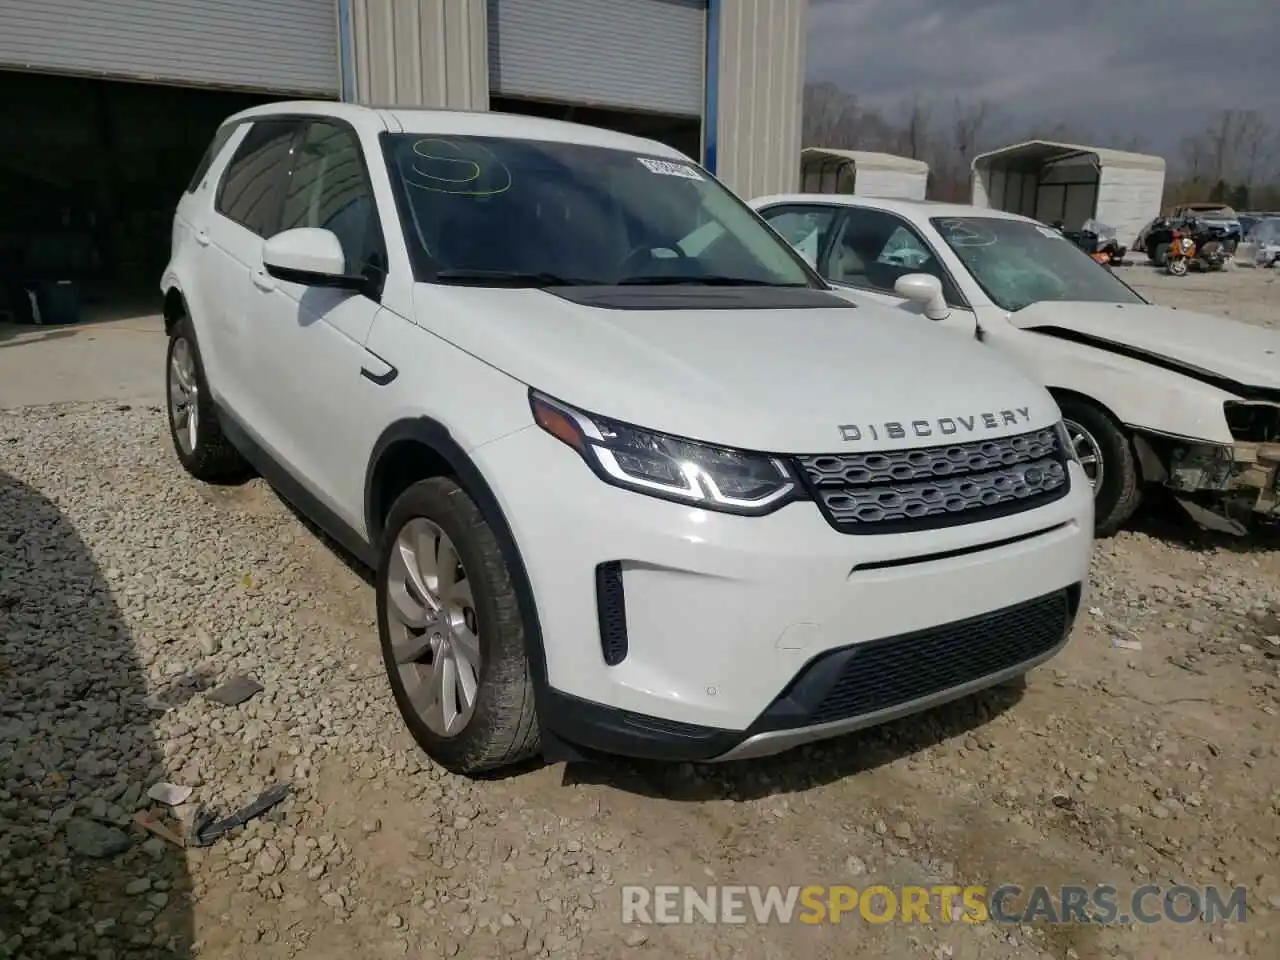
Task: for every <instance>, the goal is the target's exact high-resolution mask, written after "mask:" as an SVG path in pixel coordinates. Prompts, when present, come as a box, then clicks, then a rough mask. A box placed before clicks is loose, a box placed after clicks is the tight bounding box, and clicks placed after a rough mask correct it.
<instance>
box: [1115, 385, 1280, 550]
mask: <svg viewBox="0 0 1280 960" xmlns="http://www.w3.org/2000/svg"><path fill="white" fill-rule="evenodd" d="M1224 413H1225V414H1226V419H1227V425H1228V426H1229V427H1230V429H1231V437H1232V442H1231V443H1229V444H1219V443H1205V442H1201V441H1195V440H1188V439H1183V438H1177V437H1169V436H1164V435H1159V434H1152V433H1140V434H1138V435H1137V436H1136V437H1135V440H1134V446H1135V448H1136V451H1137V454H1138V460H1139V462H1140V465H1141V468H1142V475H1143V478H1144V479H1146V480H1148V481H1150V482H1154V483H1160V484H1162V485H1163V486H1165V487H1166V488H1168V489H1169V490H1170V491H1172V492H1173V494H1174V496H1175V497H1176V499H1177V500H1178V502H1179V503H1180V504H1181V505H1182V506H1183V508H1185V509H1186V511H1187V513H1188V514H1189V515H1190V516H1191V518H1192V520H1194V521H1195V522H1196V523H1197V524H1199V525H1200V526H1202V527H1204V528H1206V529H1209V530H1217V531H1220V532H1223V533H1230V534H1235V535H1242V534H1245V533H1247V532H1248V531H1249V528H1250V526H1251V525H1252V521H1254V520H1258V519H1265V520H1273V521H1280V403H1271V402H1266V401H1261V402H1250V401H1243V400H1241V401H1228V402H1227V403H1226V404H1224Z"/></svg>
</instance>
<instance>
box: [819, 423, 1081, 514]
mask: <svg viewBox="0 0 1280 960" xmlns="http://www.w3.org/2000/svg"><path fill="white" fill-rule="evenodd" d="M797 462H798V464H799V466H800V472H801V475H802V476H803V477H804V479H805V480H806V482H807V483H808V485H809V487H810V489H811V491H812V492H813V494H814V495H815V498H816V499H817V501H818V504H819V506H820V507H821V508H822V512H823V514H825V516H826V518H827V520H828V521H829V522H830V523H831V525H832V526H833V527H835V528H836V529H837V530H840V531H842V532H844V533H908V532H912V531H916V530H932V529H936V528H938V527H947V526H953V525H955V524H960V523H974V522H976V521H979V520H986V519H991V518H992V517H997V516H1004V515H1007V514H1011V513H1020V512H1022V511H1024V510H1031V509H1034V508H1035V507H1039V506H1043V505H1044V504H1046V503H1050V502H1052V501H1054V500H1057V499H1058V498H1060V497H1062V496H1064V495H1065V494H1066V492H1067V489H1068V486H1069V483H1070V481H1069V479H1068V474H1067V457H1066V451H1065V450H1064V449H1063V448H1062V443H1061V441H1060V440H1059V439H1058V432H1057V430H1055V429H1054V428H1052V427H1048V428H1045V429H1043V430H1035V431H1032V432H1031V433H1024V434H1019V435H1018V436H1013V437H1000V438H997V439H992V440H975V441H970V442H967V443H954V444H948V445H946V446H939V447H923V448H919V449H915V450H890V451H885V452H881V453H837V454H820V455H817V456H804V457H798V458H797Z"/></svg>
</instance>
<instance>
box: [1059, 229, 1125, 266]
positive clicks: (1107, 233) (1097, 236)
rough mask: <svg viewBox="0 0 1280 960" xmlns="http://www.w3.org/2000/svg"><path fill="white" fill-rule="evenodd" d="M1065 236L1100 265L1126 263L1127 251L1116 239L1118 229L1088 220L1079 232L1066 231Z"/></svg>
mask: <svg viewBox="0 0 1280 960" xmlns="http://www.w3.org/2000/svg"><path fill="white" fill-rule="evenodd" d="M1063 236H1065V237H1066V238H1067V239H1068V240H1070V241H1071V242H1072V243H1074V244H1075V245H1076V246H1077V247H1079V248H1080V249H1081V250H1083V251H1084V252H1085V253H1086V254H1088V255H1089V257H1090V258H1091V259H1092V260H1095V261H1097V262H1098V263H1102V264H1106V265H1108V266H1112V265H1119V264H1121V263H1123V262H1124V255H1125V253H1126V252H1127V251H1126V250H1125V248H1124V245H1123V244H1122V243H1120V241H1119V240H1117V239H1116V228H1115V227H1111V226H1108V225H1107V224H1105V223H1102V222H1101V221H1100V220H1092V219H1090V220H1086V221H1085V222H1084V224H1083V225H1082V226H1081V227H1080V229H1079V230H1078V231H1077V230H1064V231H1063Z"/></svg>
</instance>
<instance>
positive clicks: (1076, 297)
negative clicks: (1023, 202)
mask: <svg viewBox="0 0 1280 960" xmlns="http://www.w3.org/2000/svg"><path fill="white" fill-rule="evenodd" d="M930 222H931V223H932V224H933V226H934V228H935V229H936V230H937V231H938V233H939V234H941V236H942V239H943V240H944V241H946V244H947V246H949V247H950V248H951V250H952V251H953V252H954V253H955V255H956V256H957V257H959V258H960V261H961V263H963V264H964V265H965V267H966V268H967V269H968V270H969V272H970V273H971V274H973V279H974V280H976V281H977V282H978V285H979V286H980V287H982V289H983V290H984V291H986V294H987V296H989V297H990V298H991V300H992V302H993V303H995V304H996V305H997V306H999V307H1001V308H1003V309H1005V310H1011V311H1016V310H1021V309H1022V308H1023V307H1028V306H1030V305H1031V304H1033V303H1040V302H1041V301H1044V300H1070V301H1083V302H1087V303H1145V302H1146V301H1145V300H1143V299H1142V297H1140V296H1138V294H1137V293H1135V292H1134V291H1133V290H1132V289H1130V288H1129V287H1128V286H1127V285H1126V284H1124V283H1123V282H1122V281H1121V280H1119V279H1118V278H1117V277H1116V276H1115V274H1113V273H1112V272H1111V271H1110V270H1108V269H1107V268H1106V267H1104V266H1103V265H1102V264H1100V263H1096V262H1095V261H1094V260H1092V259H1091V258H1090V257H1089V255H1088V254H1086V253H1085V252H1084V251H1082V250H1081V249H1080V248H1079V247H1078V246H1076V245H1075V244H1074V243H1072V242H1071V241H1070V240H1068V239H1067V238H1066V237H1064V236H1063V235H1062V234H1061V233H1059V232H1058V231H1057V230H1053V229H1051V228H1049V227H1046V226H1042V225H1040V224H1036V223H1030V222H1027V221H1024V220H1005V219H1003V218H997V217H934V218H933V219H932V220H931V221H930Z"/></svg>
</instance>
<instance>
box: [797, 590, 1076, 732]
mask: <svg viewBox="0 0 1280 960" xmlns="http://www.w3.org/2000/svg"><path fill="white" fill-rule="evenodd" d="M1077 598H1078V593H1077V592H1076V591H1075V590H1074V589H1072V590H1059V591H1057V592H1056V593H1051V594H1048V595H1047V596H1043V597H1039V598H1037V599H1035V600H1028V601H1026V602H1024V603H1019V604H1016V605H1014V606H1012V607H1005V608H1004V609H1002V610H997V611H995V612H994V613H988V614H983V615H982V616H979V617H972V618H970V619H968V620H960V621H957V622H955V623H949V624H944V625H942V626H939V627H930V628H929V629H927V630H921V631H919V632H918V633H912V634H905V635H903V636H898V637H887V638H885V639H883V640H873V641H871V642H869V643H862V644H858V645H857V646H855V647H852V648H845V650H846V651H848V652H849V653H850V655H849V656H848V659H847V660H846V662H845V664H844V667H843V669H842V671H841V673H840V675H839V678H838V679H837V680H836V682H835V683H834V684H833V685H832V687H831V688H830V689H829V690H828V691H827V692H826V694H825V696H823V698H822V700H821V701H820V702H819V704H818V706H817V708H816V709H815V710H814V712H813V714H812V715H811V717H810V718H809V720H808V722H809V723H814V724H818V723H830V722H832V721H835V720H846V719H848V718H850V717H858V716H862V715H864V714H869V713H875V712H877V711H880V710H887V709H889V708H891V707H896V706H898V705H900V704H904V703H910V702H911V701H912V700H918V699H920V698H921V697H927V696H930V695H931V694H935V693H941V692H943V691H944V690H950V689H952V688H955V687H960V686H964V685H965V684H968V683H975V682H977V681H979V680H981V679H982V678H984V677H988V676H991V675H992V674H996V673H999V672H1001V671H1002V670H1007V669H1010V668H1012V667H1016V666H1018V665H1019V664H1023V663H1026V662H1027V661H1029V660H1034V659H1036V658H1037V657H1040V656H1043V655H1044V654H1047V653H1049V652H1050V651H1051V650H1052V649H1053V648H1054V647H1056V646H1057V645H1058V643H1059V642H1060V641H1061V640H1062V639H1063V637H1064V636H1066V633H1067V631H1068V630H1069V629H1070V628H1071V622H1072V620H1073V618H1074V617H1075V603H1076V601H1077Z"/></svg>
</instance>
